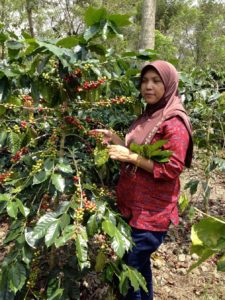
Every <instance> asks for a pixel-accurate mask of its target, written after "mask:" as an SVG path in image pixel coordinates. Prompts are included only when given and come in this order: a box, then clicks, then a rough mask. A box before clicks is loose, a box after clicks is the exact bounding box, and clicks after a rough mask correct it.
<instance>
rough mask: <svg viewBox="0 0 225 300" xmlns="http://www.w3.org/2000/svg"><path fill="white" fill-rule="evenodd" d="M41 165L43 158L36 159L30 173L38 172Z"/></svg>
mask: <svg viewBox="0 0 225 300" xmlns="http://www.w3.org/2000/svg"><path fill="white" fill-rule="evenodd" d="M42 166H43V160H42V159H38V160H37V161H36V163H35V164H34V165H33V166H32V171H31V175H34V174H36V173H39V172H40V171H41V170H42Z"/></svg>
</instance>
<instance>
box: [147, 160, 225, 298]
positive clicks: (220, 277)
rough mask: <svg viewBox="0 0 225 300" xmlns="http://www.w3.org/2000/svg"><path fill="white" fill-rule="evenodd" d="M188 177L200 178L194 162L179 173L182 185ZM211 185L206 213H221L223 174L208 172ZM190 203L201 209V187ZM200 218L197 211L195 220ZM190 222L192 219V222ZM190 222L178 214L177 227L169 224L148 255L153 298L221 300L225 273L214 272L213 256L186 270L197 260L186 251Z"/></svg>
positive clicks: (224, 188)
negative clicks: (154, 251)
mask: <svg viewBox="0 0 225 300" xmlns="http://www.w3.org/2000/svg"><path fill="white" fill-rule="evenodd" d="M190 179H199V180H201V181H203V180H204V172H203V170H202V169H201V167H200V165H199V163H198V162H196V161H195V162H194V164H193V168H191V169H190V170H186V171H185V172H184V173H183V174H182V176H181V183H182V186H184V185H185V183H186V182H188V181H189V180H190ZM210 186H211V187H212V190H211V194H210V198H209V211H208V213H209V214H210V215H213V216H223V217H224V216H225V177H224V174H221V173H215V174H212V178H211V179H210ZM189 197H190V195H189ZM191 204H192V205H194V206H195V207H197V208H198V209H200V210H203V209H204V208H203V199H202V195H201V189H200V188H199V189H198V191H197V193H196V194H195V195H194V196H193V197H192V199H191ZM200 217H201V214H197V215H196V218H195V219H198V218H200ZM193 222H194V221H193ZM190 231H191V223H190V220H189V217H188V215H187V213H184V214H183V215H182V216H181V217H180V224H179V225H178V226H177V227H173V226H171V227H170V229H169V231H168V236H167V238H166V240H165V243H163V244H162V245H161V247H160V248H159V249H158V251H157V252H156V253H155V254H154V255H153V257H152V266H153V277H154V292H155V300H170V299H171V300H172V299H174V300H175V299H177V300H185V299H189V300H197V299H201V300H203V299H204V300H219V299H221V300H225V274H224V272H217V270H216V257H213V258H210V259H208V260H207V261H206V262H204V263H203V264H201V265H200V266H199V267H198V268H196V269H194V270H193V271H191V272H190V273H188V269H189V267H190V266H191V265H192V264H193V263H194V262H196V261H197V260H198V256H197V255H196V254H191V253H190V246H191V241H190V234H191V232H190Z"/></svg>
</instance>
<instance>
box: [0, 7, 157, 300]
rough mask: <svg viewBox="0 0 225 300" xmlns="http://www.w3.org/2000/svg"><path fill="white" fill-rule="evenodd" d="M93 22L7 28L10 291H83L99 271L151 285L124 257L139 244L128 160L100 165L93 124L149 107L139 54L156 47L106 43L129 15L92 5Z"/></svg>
mask: <svg viewBox="0 0 225 300" xmlns="http://www.w3.org/2000/svg"><path fill="white" fill-rule="evenodd" d="M85 20H86V22H87V23H88V24H89V27H88V28H87V29H86V31H85V32H84V34H83V35H76V36H71V37H66V38H63V39H58V40H54V41H45V40H41V39H34V38H31V37H30V36H29V35H28V34H26V33H24V34H23V39H21V38H20V39H19V38H17V37H16V36H15V35H12V34H11V33H10V32H9V31H7V30H6V31H2V37H3V39H2V41H3V43H4V47H5V49H7V55H8V60H7V61H5V62H2V64H1V69H0V101H1V102H0V114H1V118H2V122H1V125H0V127H1V133H0V145H1V146H0V147H1V148H0V158H1V159H0V166H1V170H2V171H1V175H0V212H1V214H2V215H7V216H8V220H9V222H10V230H9V232H8V234H7V236H6V239H5V240H4V245H5V246H7V245H9V246H10V252H9V253H8V255H7V256H6V257H5V260H4V262H3V264H2V266H1V271H2V273H1V280H0V282H1V289H0V290H1V294H0V295H1V297H0V298H1V299H15V298H20V299H25V298H28V297H30V298H31V297H36V298H37V297H38V298H39V299H78V298H79V295H80V293H81V289H84V286H83V285H82V282H83V281H85V276H87V275H88V274H89V273H90V272H92V271H95V272H97V273H99V274H100V276H101V281H102V282H105V283H107V284H108V287H109V286H111V287H115V288H117V282H118V283H119V291H120V293H122V294H126V292H127V289H128V286H129V282H130V284H131V285H132V286H133V287H134V288H135V289H138V288H139V286H141V287H142V288H143V289H146V286H145V281H144V279H143V278H142V276H141V275H140V274H139V273H138V272H137V271H136V270H133V269H131V268H129V267H128V266H126V265H125V264H124V263H123V261H122V257H123V255H124V253H125V251H128V250H129V249H130V248H131V247H132V242H131V237H130V228H129V226H128V225H127V223H126V222H124V221H123V219H122V218H121V217H120V215H119V214H118V212H117V209H116V204H115V196H114V194H113V192H112V191H111V189H112V187H113V184H115V182H116V176H118V165H117V164H116V163H113V162H112V161H110V162H108V164H107V166H104V167H101V166H99V165H97V166H96V165H95V161H94V148H95V147H96V145H98V143H99V142H98V140H97V142H96V137H93V136H92V135H91V134H89V131H90V130H92V129H95V128H102V127H104V126H107V127H109V128H113V129H114V130H118V131H121V133H123V131H125V130H126V128H127V127H128V126H129V124H130V122H131V121H132V119H133V118H134V117H135V116H134V115H135V112H137V111H139V110H140V104H139V103H136V100H135V99H136V95H137V90H136V88H135V86H136V79H135V76H136V74H137V72H138V71H137V70H136V69H135V64H134V63H133V68H132V69H131V68H130V60H131V59H132V58H136V59H137V57H140V58H142V59H148V60H149V59H151V57H154V55H155V53H154V52H149V53H148V52H145V53H144V52H142V53H130V52H129V53H124V54H123V57H120V56H112V55H111V53H110V52H109V51H108V49H105V48H104V46H103V43H102V41H104V40H106V39H107V38H111V37H113V36H120V30H119V26H118V25H126V24H127V23H128V19H127V18H126V17H125V16H123V15H122V16H120V15H110V14H108V13H107V12H106V11H105V10H104V9H102V8H101V9H99V10H94V9H93V8H89V9H88V10H87V12H86V14H85ZM128 107H129V110H128ZM112 175H113V176H112ZM107 185H108V187H107ZM108 290H109V289H108ZM115 290H116V289H115Z"/></svg>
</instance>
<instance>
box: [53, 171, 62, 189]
mask: <svg viewBox="0 0 225 300" xmlns="http://www.w3.org/2000/svg"><path fill="white" fill-rule="evenodd" d="M51 179H52V184H53V185H54V186H55V188H56V189H57V190H58V191H59V192H63V191H64V189H65V178H63V177H62V175H61V174H56V173H55V174H52V176H51Z"/></svg>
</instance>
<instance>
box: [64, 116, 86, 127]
mask: <svg viewBox="0 0 225 300" xmlns="http://www.w3.org/2000/svg"><path fill="white" fill-rule="evenodd" d="M64 120H65V122H66V123H67V124H70V125H74V126H76V127H77V128H78V129H80V130H84V129H85V128H84V126H83V125H82V124H81V122H80V121H79V120H78V119H77V118H75V117H73V116H66V117H64Z"/></svg>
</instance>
